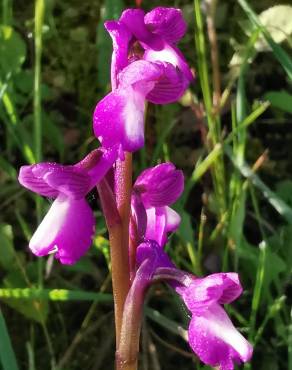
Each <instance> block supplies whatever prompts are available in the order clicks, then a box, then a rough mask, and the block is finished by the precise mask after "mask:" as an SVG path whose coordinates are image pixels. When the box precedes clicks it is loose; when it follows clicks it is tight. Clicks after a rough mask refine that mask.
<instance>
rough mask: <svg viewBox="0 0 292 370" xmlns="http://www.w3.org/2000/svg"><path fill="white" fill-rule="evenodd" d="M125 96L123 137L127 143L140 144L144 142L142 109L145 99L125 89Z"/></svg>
mask: <svg viewBox="0 0 292 370" xmlns="http://www.w3.org/2000/svg"><path fill="white" fill-rule="evenodd" d="M126 92H127V93H128V94H127V95H126V96H125V100H126V105H125V107H124V109H123V120H124V122H125V127H124V130H125V136H126V138H127V142H131V143H133V144H134V145H135V143H140V142H143V141H144V108H145V98H144V96H142V94H139V93H138V92H136V91H134V90H133V89H131V88H130V89H127V90H126Z"/></svg>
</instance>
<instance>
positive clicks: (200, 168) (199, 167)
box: [180, 102, 270, 206]
mask: <svg viewBox="0 0 292 370" xmlns="http://www.w3.org/2000/svg"><path fill="white" fill-rule="evenodd" d="M269 106H270V103H269V102H265V103H263V104H261V105H260V106H258V107H257V108H256V109H255V110H254V111H252V112H251V113H250V114H249V115H248V116H247V117H246V118H245V119H244V120H243V122H241V123H240V124H239V125H238V126H237V127H236V128H235V129H234V130H233V131H232V132H231V133H230V134H229V135H228V136H227V138H226V139H225V140H224V142H223V145H221V144H220V143H218V144H216V145H215V147H214V148H213V149H212V151H211V152H210V153H209V154H208V155H207V157H206V158H204V159H203V160H201V161H197V164H196V167H195V169H194V171H193V173H192V175H191V176H190V178H189V179H188V180H187V182H186V184H185V190H184V193H183V196H182V198H181V202H180V205H182V206H184V205H185V203H186V201H187V199H188V195H189V193H190V191H191V190H192V187H193V186H194V185H195V184H196V183H197V182H198V181H199V180H200V179H201V177H202V176H203V175H204V174H205V173H206V172H207V171H208V170H209V168H210V167H211V166H212V165H213V164H214V162H215V161H216V159H217V158H218V156H219V155H221V154H222V152H223V147H224V145H226V144H229V143H230V142H231V141H232V140H233V138H234V137H235V135H237V134H238V132H240V130H242V129H244V128H246V127H248V126H249V125H251V124H252V123H253V122H254V121H255V120H256V119H257V118H258V117H259V116H260V115H261V114H263V112H265V110H266V109H267V108H268V107H269Z"/></svg>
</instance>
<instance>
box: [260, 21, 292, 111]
mask: <svg viewBox="0 0 292 370" xmlns="http://www.w3.org/2000/svg"><path fill="white" fill-rule="evenodd" d="M291 23H292V22H291ZM264 99H265V100H268V101H269V102H270V103H271V105H272V107H275V108H279V109H281V110H283V111H284V112H287V113H291V114H292V95H291V94H289V93H288V92H287V91H269V92H267V93H266V94H265V95H264Z"/></svg>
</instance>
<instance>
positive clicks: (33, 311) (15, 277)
mask: <svg viewBox="0 0 292 370" xmlns="http://www.w3.org/2000/svg"><path fill="white" fill-rule="evenodd" d="M3 285H4V286H5V288H2V289H3V290H4V293H2V296H1V295H0V299H1V301H2V302H4V303H5V304H7V305H8V306H9V307H11V308H13V309H14V310H16V311H18V312H19V313H21V314H22V315H23V316H25V317H27V318H29V319H30V320H33V321H36V322H38V323H43V322H45V321H46V319H47V316H48V312H49V306H48V302H46V301H42V302H41V301H38V300H31V301H28V300H26V299H25V297H21V296H20V295H18V296H17V295H13V294H11V295H9V294H7V292H8V291H10V290H12V291H13V289H14V287H15V286H18V287H19V286H20V287H23V289H24V290H25V289H28V288H25V287H26V286H27V281H26V280H25V278H24V276H23V274H22V272H21V271H19V270H14V271H10V272H9V274H8V275H6V277H5V278H4V279H3ZM21 290H22V289H21ZM5 293H6V294H5Z"/></svg>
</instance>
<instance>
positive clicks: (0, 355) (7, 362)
mask: <svg viewBox="0 0 292 370" xmlns="http://www.w3.org/2000/svg"><path fill="white" fill-rule="evenodd" d="M0 337H1V346H0V359H1V364H2V366H3V370H18V366H17V361H16V357H15V353H14V351H13V348H12V345H11V341H10V336H9V333H8V330H7V326H6V323H5V319H4V316H3V314H2V311H1V309H0Z"/></svg>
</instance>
